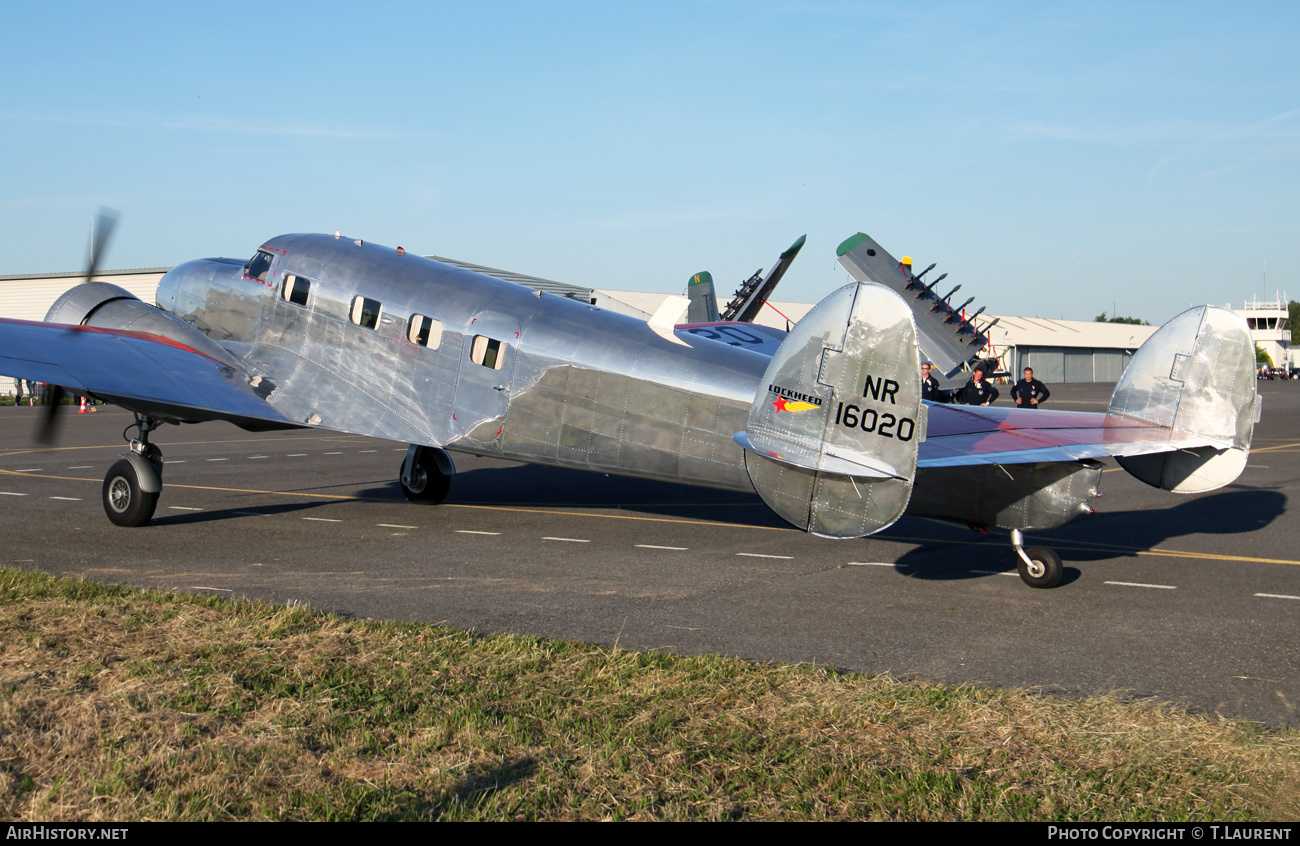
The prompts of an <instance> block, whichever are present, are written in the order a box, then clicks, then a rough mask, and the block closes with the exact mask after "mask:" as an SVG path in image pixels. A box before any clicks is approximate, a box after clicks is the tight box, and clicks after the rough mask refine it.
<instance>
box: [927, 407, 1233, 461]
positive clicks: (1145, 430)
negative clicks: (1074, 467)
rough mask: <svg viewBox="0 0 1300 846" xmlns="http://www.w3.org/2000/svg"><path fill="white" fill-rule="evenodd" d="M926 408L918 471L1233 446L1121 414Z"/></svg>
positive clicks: (984, 408)
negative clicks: (925, 423)
mask: <svg viewBox="0 0 1300 846" xmlns="http://www.w3.org/2000/svg"><path fill="white" fill-rule="evenodd" d="M926 405H927V406H929V425H928V426H927V428H926V438H925V442H924V443H922V444H921V453H920V456H919V458H918V460H917V466H918V467H960V466H963V465H971V464H1037V463H1042V462H1053V461H1078V460H1081V459H1084V458H1105V457H1108V456H1112V457H1114V456H1132V455H1147V454H1149V453H1159V452H1169V451H1172V450H1179V449H1192V448H1195V447H1203V446H1210V447H1216V448H1220V449H1226V448H1228V447H1231V446H1232V443H1231V441H1222V440H1220V439H1216V438H1213V437H1208V436H1205V435H1198V434H1193V433H1190V432H1183V431H1178V430H1175V429H1171V428H1167V427H1164V426H1159V425H1156V424H1154V423H1148V422H1145V421H1142V420H1135V419H1132V418H1129V417H1122V416H1120V415H1117V414H1096V413H1086V412H1077V411H1045V410H1044V411H1038V410H1030V409H1021V408H996V407H993V406H989V407H984V406H951V405H940V404H937V403H926Z"/></svg>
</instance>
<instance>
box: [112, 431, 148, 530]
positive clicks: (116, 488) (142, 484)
mask: <svg viewBox="0 0 1300 846" xmlns="http://www.w3.org/2000/svg"><path fill="white" fill-rule="evenodd" d="M159 425H160V421H159V420H158V419H157V418H155V417H149V416H147V415H143V414H136V415H135V422H134V423H132V424H131V425H130V426H127V427H126V431H125V432H123V433H122V436H123V437H126V433H127V432H130V431H131V430H132V429H135V430H137V431H138V432H139V437H137V438H128V439H127V440H128V441H130V444H131V451H130V452H120V453H118V455H120V456H122V460H121V461H118V462H117V463H116V464H114V465H113V466H112V467H110V468H108V475H107V476H105V477H104V491H103V500H104V513H105V514H107V515H108V519H109V520H110V521H112V522H113V524H114V525H117V526H128V527H134V526H143V525H144V524H145V523H148V522H149V520H150V519H152V518H153V512H154V509H155V508H157V507H158V496H159V494H161V493H162V469H163V460H162V450H160V449H158V446H157V445H156V444H151V443H149V433H150V432H152V431H153V430H154V429H157V428H158V426H159Z"/></svg>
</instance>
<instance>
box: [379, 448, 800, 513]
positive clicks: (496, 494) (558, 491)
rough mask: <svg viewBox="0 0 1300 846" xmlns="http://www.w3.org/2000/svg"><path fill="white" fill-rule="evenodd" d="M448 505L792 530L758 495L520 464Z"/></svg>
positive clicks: (456, 484)
mask: <svg viewBox="0 0 1300 846" xmlns="http://www.w3.org/2000/svg"><path fill="white" fill-rule="evenodd" d="M357 495H358V496H362V497H365V498H367V499H393V498H394V496H395V497H396V498H397V499H401V498H402V495H401V493H400V490H399V489H398V487H397V485H396V484H395V483H390V484H386V485H384V486H382V487H376V488H370V489H366V490H361V491H358V492H357ZM447 503H448V504H456V505H485V506H493V505H496V506H502V507H513V508H559V509H584V508H601V509H610V508H614V509H620V510H628V511H636V512H639V513H644V514H658V515H663V516H667V517H675V518H679V519H694V520H699V521H701V522H709V521H717V522H719V523H740V524H743V525H746V526H764V527H773V528H793V527H790V526H789V525H788V524H787V523H786V522H785V521H784V520H782V519H781V518H780V517H778V516H776V515H775V514H773V513H772V511H771V510H770V509H769V508H768V507H767V506H766V505H764V504H763V500H761V499H759V498H758V496H757V495H755V494H745V493H738V492H735V491H720V490H714V489H711V488H698V487H693V486H690V485H678V484H674V483H672V482H655V481H648V480H645V479H631V478H627V477H623V476H607V475H605V474H604V473H594V472H589V471H585V470H569V469H564V468H559V467H544V466H541V465H538V464H520V465H518V466H514V467H491V468H477V469H474V470H469V471H466V472H458V473H457V474H456V476H455V478H453V479H452V482H451V493H450V494H449V495H448V497H447Z"/></svg>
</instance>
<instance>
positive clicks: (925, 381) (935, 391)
mask: <svg viewBox="0 0 1300 846" xmlns="http://www.w3.org/2000/svg"><path fill="white" fill-rule="evenodd" d="M930 370H931V366H930V362H928V361H927V362H925V363H923V364H922V365H921V399H927V400H930V401H931V402H947V401H948V392H947V391H945V390H944V389H943V388H940V387H939V380H938V379H936V378H934V376H932V375H931V374H930Z"/></svg>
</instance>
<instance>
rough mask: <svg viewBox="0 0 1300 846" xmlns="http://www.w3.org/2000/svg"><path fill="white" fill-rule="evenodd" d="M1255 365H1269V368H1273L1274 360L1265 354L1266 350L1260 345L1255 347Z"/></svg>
mask: <svg viewBox="0 0 1300 846" xmlns="http://www.w3.org/2000/svg"><path fill="white" fill-rule="evenodd" d="M1255 364H1267V365H1268V366H1269V367H1272V366H1273V359H1272V358H1270V357H1269V355H1268V353H1266V352H1264V348H1263V347H1261V346H1260V345H1259V344H1256V345H1255Z"/></svg>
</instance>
